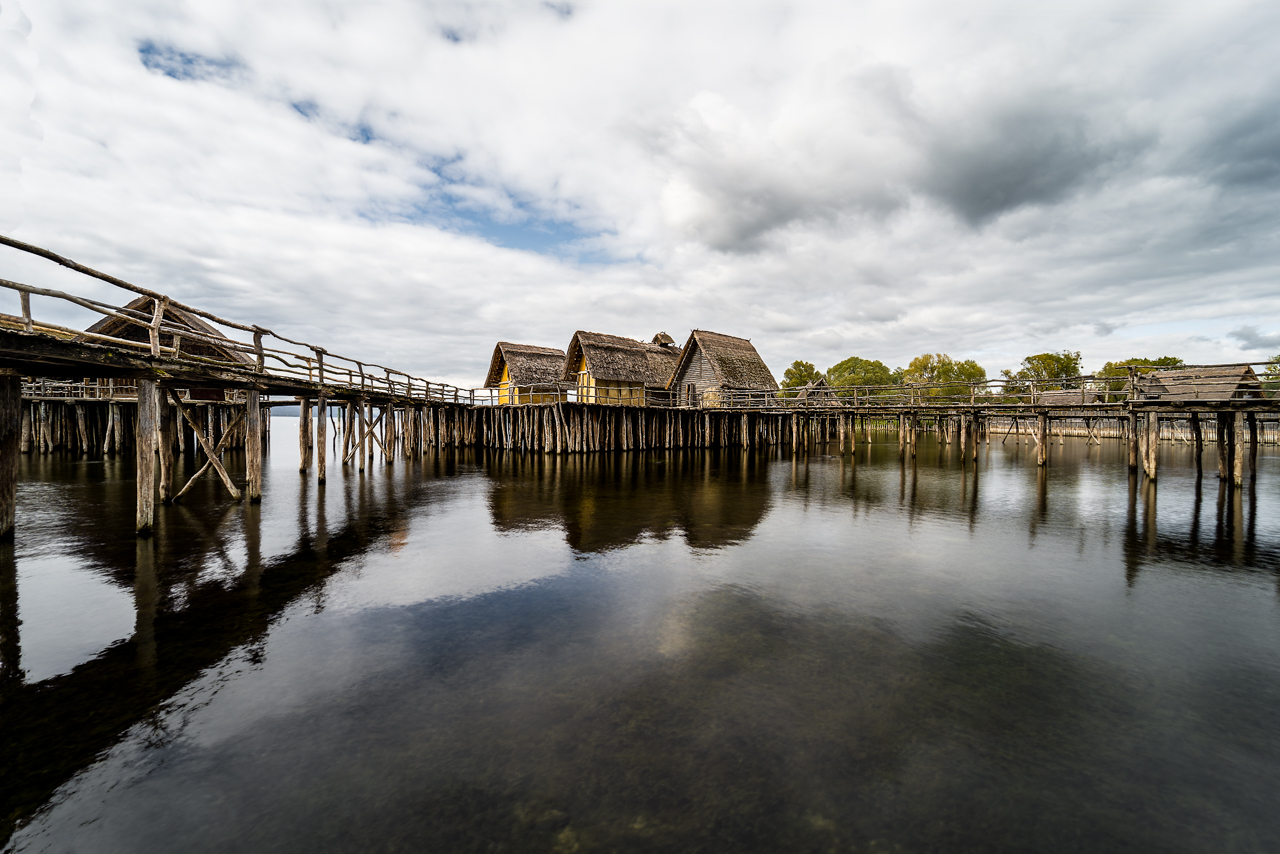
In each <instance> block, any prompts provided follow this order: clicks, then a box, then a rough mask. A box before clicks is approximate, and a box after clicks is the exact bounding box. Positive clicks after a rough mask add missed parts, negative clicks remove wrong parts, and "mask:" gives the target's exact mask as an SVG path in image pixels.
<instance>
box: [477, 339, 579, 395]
mask: <svg viewBox="0 0 1280 854" xmlns="http://www.w3.org/2000/svg"><path fill="white" fill-rule="evenodd" d="M563 370H564V351H563V350H559V349H557V348H555V347H536V346H534V345H532V344H512V343H511V342H509V341H499V342H498V345H497V346H496V347H494V348H493V358H492V359H490V360H489V373H488V374H487V375H486V376H485V381H484V387H485V388H496V389H498V403H500V404H517V403H555V402H557V401H561V400H565V399H566V398H567V396H568V384H567V383H565V382H564V381H563V380H561V376H560V375H561V373H562V372H563Z"/></svg>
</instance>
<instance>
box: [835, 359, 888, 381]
mask: <svg viewBox="0 0 1280 854" xmlns="http://www.w3.org/2000/svg"><path fill="white" fill-rule="evenodd" d="M827 382H829V383H830V384H831V385H833V386H869V385H871V386H885V385H893V374H892V373H891V372H890V371H889V368H888V366H887V365H885V363H884V362H881V361H878V360H872V359H860V358H858V357H857V356H850V357H849V358H847V359H845V360H844V361H843V362H838V363H836V364H835V365H832V366H831V367H830V368H829V369H827Z"/></svg>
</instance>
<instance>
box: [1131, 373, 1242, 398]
mask: <svg viewBox="0 0 1280 854" xmlns="http://www.w3.org/2000/svg"><path fill="white" fill-rule="evenodd" d="M1138 395H1139V397H1142V398H1144V399H1146V400H1239V399H1241V398H1259V397H1263V396H1264V395H1263V393H1262V383H1261V381H1259V379H1258V375H1257V374H1256V373H1254V371H1253V368H1252V367H1250V366H1249V365H1218V366H1214V367H1207V368H1179V369H1178V370H1174V371H1152V372H1151V373H1149V374H1142V375H1141V376H1139V377H1138Z"/></svg>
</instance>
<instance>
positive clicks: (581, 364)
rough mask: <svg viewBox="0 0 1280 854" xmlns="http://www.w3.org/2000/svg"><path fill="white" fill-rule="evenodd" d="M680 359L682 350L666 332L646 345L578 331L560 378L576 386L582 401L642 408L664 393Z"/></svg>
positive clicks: (615, 337)
mask: <svg viewBox="0 0 1280 854" xmlns="http://www.w3.org/2000/svg"><path fill="white" fill-rule="evenodd" d="M664 338H665V339H666V341H667V342H669V343H663V339H664ZM679 359H680V348H679V347H676V346H675V343H674V339H672V338H671V336H670V335H667V334H666V333H665V332H660V333H658V334H657V335H655V336H654V338H653V341H652V342H649V343H645V342H643V341H637V340H636V339H634V338H623V337H622V336H620V335H605V334H604V333H601V332H585V331H581V330H579V331H578V332H575V333H574V335H573V339H572V340H571V341H570V342H569V348H568V350H567V353H566V356H565V359H564V363H563V367H562V371H561V375H560V378H561V379H562V380H564V381H566V382H571V381H572V382H576V383H577V385H578V394H579V399H581V400H586V401H590V402H596V403H606V402H607V403H627V404H630V405H643V404H644V403H645V402H646V401H649V399H650V398H651V397H652V396H653V395H654V394H655V393H665V389H666V387H667V381H668V380H669V379H670V377H671V373H672V371H674V369H675V365H676V363H677V362H678V361H679Z"/></svg>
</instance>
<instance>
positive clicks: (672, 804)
mask: <svg viewBox="0 0 1280 854" xmlns="http://www.w3.org/2000/svg"><path fill="white" fill-rule="evenodd" d="M274 423H275V434H274V440H273V450H272V454H271V456H270V457H269V460H268V473H267V480H266V485H265V489H264V500H263V503H262V505H261V506H260V507H249V506H238V505H233V504H231V503H230V502H229V501H227V500H226V498H225V496H224V494H222V493H221V492H220V490H221V487H220V485H219V484H218V483H217V481H216V480H214V479H210V480H208V481H206V482H204V483H203V484H202V486H201V487H199V488H197V489H195V490H193V491H192V492H191V493H189V497H190V500H186V501H184V504H183V505H181V506H175V507H168V508H158V509H157V512H158V518H157V535H156V536H155V537H154V538H152V539H149V540H135V538H134V537H133V536H132V534H131V533H130V527H131V522H132V516H133V503H132V491H133V484H132V481H131V480H130V477H131V471H130V469H129V467H128V464H127V462H125V461H116V460H107V461H101V460H98V461H93V460H88V461H86V460H76V459H74V458H70V457H54V458H42V457H31V458H27V459H25V460H24V463H23V465H24V469H23V483H22V486H21V491H20V495H19V526H20V527H19V536H18V540H17V543H16V544H15V545H14V546H11V547H9V548H8V550H7V551H5V552H3V553H2V554H0V568H2V569H3V573H2V574H0V605H3V608H4V610H3V613H0V629H3V632H2V634H3V640H2V641H0V655H3V658H4V662H5V664H6V671H5V672H6V673H9V674H12V673H13V671H14V666H15V664H16V665H17V667H20V668H21V671H22V672H23V675H22V677H21V678H20V679H14V678H11V679H9V680H8V682H6V683H5V685H4V688H3V690H4V695H3V697H4V699H3V705H0V738H2V739H3V742H0V762H3V763H4V765H3V767H0V772H2V773H0V795H2V797H3V800H4V801H5V804H6V809H5V812H4V815H6V816H11V817H12V818H13V819H16V820H17V822H18V825H17V829H16V831H14V832H13V835H12V837H11V838H10V840H9V843H8V848H9V850H14V851H68V850H85V851H88V850H92V851H107V852H110V851H121V852H133V851H166V850H176V849H182V850H187V851H229V850H236V851H257V850H263V851H265V850H271V851H282V850H283V851H294V850H296V851H317V850H318V851H327V850H334V851H363V850H368V851H396V850H440V851H671V850H690V851H692V850H699V851H782V850H786V851H830V850H836V851H1025V850H1035V851H1080V850H1090V851H1134V850H1160V851H1205V852H1210V851H1212V852H1222V851H1259V852H1262V851H1274V850H1280V818H1277V817H1276V815H1275V810H1274V801H1275V792H1277V791H1280V726H1278V724H1280V583H1278V582H1280V572H1278V570H1280V515H1278V514H1277V512H1276V511H1277V509H1280V456H1277V455H1276V453H1275V452H1274V449H1272V448H1270V447H1269V446H1266V447H1263V448H1262V450H1261V453H1260V456H1259V463H1258V467H1259V472H1258V476H1257V478H1256V480H1254V481H1250V482H1249V483H1247V485H1246V486H1245V488H1244V489H1241V490H1229V489H1224V488H1222V487H1220V485H1219V483H1218V481H1217V478H1216V474H1215V473H1214V471H1212V470H1210V471H1209V472H1207V473H1206V474H1205V476H1204V477H1202V478H1199V479H1198V478H1197V476H1196V473H1195V470H1194V467H1193V462H1192V459H1191V456H1190V453H1189V449H1188V448H1187V447H1186V446H1184V445H1174V446H1168V445H1166V446H1165V448H1164V450H1163V451H1162V459H1161V471H1160V478H1159V483H1158V486H1156V487H1155V488H1153V487H1152V486H1151V485H1150V484H1147V483H1144V482H1138V481H1136V480H1135V479H1134V478H1132V477H1130V475H1129V473H1128V471H1127V468H1126V466H1125V458H1124V450H1123V448H1122V446H1121V444H1120V443H1118V442H1113V441H1112V442H1106V443H1105V444H1104V445H1102V446H1101V447H1099V446H1097V445H1085V444H1084V443H1083V440H1067V442H1066V444H1061V445H1060V444H1057V442H1056V440H1055V443H1054V444H1053V446H1052V448H1051V450H1052V455H1053V460H1052V463H1051V466H1050V467H1049V469H1048V470H1047V471H1044V470H1040V469H1038V468H1037V466H1036V465H1035V450H1034V446H1028V445H1026V444H1022V445H1017V444H1015V443H1014V441H1013V439H1012V438H1011V439H1010V440H1009V441H1008V442H1007V443H1004V444H1001V442H1000V437H996V438H995V440H994V442H993V443H992V444H991V445H990V446H986V445H984V446H982V447H981V448H980V459H979V461H978V464H977V466H976V467H975V466H974V465H973V464H972V463H969V464H964V463H962V462H961V460H960V459H959V456H958V455H957V454H956V453H955V451H954V449H949V448H945V447H944V448H941V449H940V448H939V447H938V446H937V445H936V444H935V443H934V442H933V441H932V439H931V438H926V440H925V441H924V443H923V444H922V446H921V448H920V451H919V456H918V457H917V458H916V460H915V461H914V464H913V463H912V462H911V461H910V460H908V461H906V462H905V463H903V462H901V461H900V460H899V459H898V453H897V443H896V442H897V440H896V436H891V435H888V434H885V435H883V436H880V437H877V439H878V440H879V443H878V444H873V445H871V446H866V445H861V446H859V448H858V450H857V453H856V455H855V456H854V457H853V458H852V459H849V458H846V459H843V460H842V459H841V458H840V457H838V456H831V455H823V454H820V453H817V452H816V451H817V449H815V452H814V453H812V454H810V455H808V456H807V457H804V456H801V457H798V458H797V457H793V456H792V455H791V454H790V453H789V452H784V453H776V452H751V453H743V452H741V451H737V450H734V451H724V452H722V451H709V452H704V453H691V452H684V453H651V454H616V455H592V456H585V455H576V456H572V457H567V456H566V457H551V456H519V455H509V454H508V455H502V454H494V453H476V452H472V451H465V452H446V453H443V454H442V455H440V456H439V457H435V456H433V457H431V458H429V459H428V460H427V461H425V462H423V463H421V464H412V465H406V464H405V463H403V462H397V463H396V464H395V465H394V466H390V467H387V466H383V465H380V464H379V465H375V466H373V467H371V468H370V469H369V471H367V472H366V473H364V474H363V475H358V474H357V473H355V472H354V471H347V472H345V473H343V472H342V471H341V470H340V469H339V467H337V466H331V469H330V471H331V480H330V482H329V483H328V484H327V485H326V486H325V487H324V488H320V487H318V486H317V485H316V484H315V483H314V481H313V480H307V479H304V478H302V477H300V476H299V475H298V472H297V449H296V441H295V437H294V435H293V433H292V428H293V425H294V424H295V423H296V422H295V421H294V420H293V419H286V418H277V419H275V422H274ZM1206 462H1207V463H1209V464H1212V463H1213V462H1214V461H1213V459H1212V457H1211V456H1210V455H1206ZM236 463H237V461H235V460H234V458H233V464H236ZM188 465H189V463H188ZM19 620H20V623H19V622H18V621H19Z"/></svg>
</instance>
